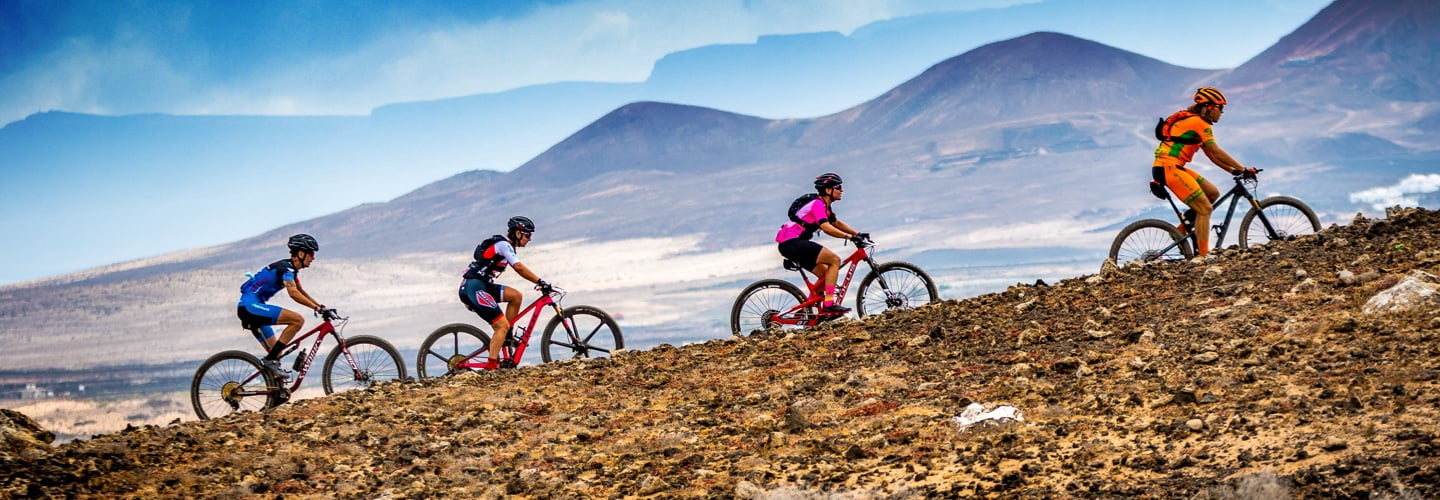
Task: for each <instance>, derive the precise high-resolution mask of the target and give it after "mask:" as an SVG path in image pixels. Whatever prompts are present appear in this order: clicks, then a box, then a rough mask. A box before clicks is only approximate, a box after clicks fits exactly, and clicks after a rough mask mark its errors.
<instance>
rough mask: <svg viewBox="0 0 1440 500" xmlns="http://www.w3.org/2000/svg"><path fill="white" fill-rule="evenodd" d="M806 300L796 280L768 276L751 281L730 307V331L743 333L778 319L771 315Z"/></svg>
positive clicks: (764, 326)
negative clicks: (767, 277) (792, 281)
mask: <svg viewBox="0 0 1440 500" xmlns="http://www.w3.org/2000/svg"><path fill="white" fill-rule="evenodd" d="M803 302H805V294H804V293H801V292H800V287H798V286H795V284H794V283H791V282H789V281H785V280H778V279H765V280H760V281H756V282H754V283H751V284H750V286H747V287H745V289H744V290H742V291H741V292H740V296H739V297H735V305H733V306H731V307H730V334H731V335H734V336H736V337H744V336H747V335H750V334H752V333H754V332H755V331H757V330H764V329H767V328H769V327H771V326H774V325H775V323H774V322H772V321H771V320H770V317H772V316H774V315H776V314H780V313H782V312H785V311H788V310H790V309H791V308H794V307H795V306H798V305H800V304H801V303H803Z"/></svg>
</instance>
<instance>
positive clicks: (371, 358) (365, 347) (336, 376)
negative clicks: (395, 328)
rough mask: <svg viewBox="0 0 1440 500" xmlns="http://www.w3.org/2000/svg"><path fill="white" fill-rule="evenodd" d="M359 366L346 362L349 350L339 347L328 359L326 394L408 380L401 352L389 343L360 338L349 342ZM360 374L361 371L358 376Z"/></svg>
mask: <svg viewBox="0 0 1440 500" xmlns="http://www.w3.org/2000/svg"><path fill="white" fill-rule="evenodd" d="M345 346H346V347H348V348H349V349H350V357H352V358H354V359H355V366H354V367H351V366H350V363H349V362H347V361H344V360H345V350H344V349H341V348H340V346H338V345H337V346H335V348H334V349H332V350H330V356H328V357H326V358H325V374H324V375H323V376H322V377H321V381H323V382H324V383H325V394H333V393H336V392H339V391H348V390H350V389H364V388H366V387H370V386H372V385H375V384H376V383H378V382H385V381H388V380H396V379H403V378H405V362H404V361H401V360H400V351H396V350H395V346H392V345H390V343H389V342H386V341H385V339H382V338H380V337H371V336H369V335H359V336H355V337H350V338H349V339H346V340H345ZM356 370H359V372H358V373H357V372H356Z"/></svg>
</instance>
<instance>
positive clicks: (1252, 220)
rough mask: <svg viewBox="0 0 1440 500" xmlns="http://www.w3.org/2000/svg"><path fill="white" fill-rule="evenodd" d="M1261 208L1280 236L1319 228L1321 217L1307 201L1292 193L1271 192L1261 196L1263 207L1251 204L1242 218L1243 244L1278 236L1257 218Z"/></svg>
mask: <svg viewBox="0 0 1440 500" xmlns="http://www.w3.org/2000/svg"><path fill="white" fill-rule="evenodd" d="M1262 211H1263V212H1265V220H1267V221H1269V222H1270V227H1272V228H1274V229H1275V232H1276V233H1278V234H1276V236H1278V237H1279V239H1282V240H1288V239H1291V238H1294V237H1296V236H1303V235H1307V234H1315V233H1316V232H1319V231H1320V218H1319V217H1316V216H1315V211H1314V210H1310V207H1309V206H1307V205H1305V202H1303V201H1300V200H1297V199H1295V198H1291V197H1289V196H1272V197H1270V198H1266V199H1263V200H1260V209H1259V210H1256V209H1254V208H1251V209H1250V211H1249V212H1247V213H1246V214H1245V218H1244V219H1242V220H1241V221H1240V248H1246V247H1249V246H1250V245H1264V244H1266V243H1269V242H1271V241H1273V240H1274V239H1275V238H1271V237H1270V232H1269V231H1266V230H1265V224H1264V223H1262V222H1260V221H1259V220H1257V219H1258V217H1256V215H1258V214H1260V212H1262Z"/></svg>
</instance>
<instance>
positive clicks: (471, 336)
mask: <svg viewBox="0 0 1440 500" xmlns="http://www.w3.org/2000/svg"><path fill="white" fill-rule="evenodd" d="M489 351H490V335H488V334H486V333H485V332H482V331H480V329H479V328H475V327H474V326H471V325H467V324H465V323H451V324H448V325H445V326H442V327H440V328H439V329H436V330H435V331H434V332H431V333H430V336H429V337H426V338H425V342H424V343H422V344H420V354H419V356H418V357H416V359H415V371H416V374H417V376H418V377H420V378H430V377H443V376H446V375H452V374H455V373H459V372H461V371H464V370H463V369H462V368H459V364H460V363H461V362H463V361H465V360H467V359H470V358H473V357H476V356H487V353H488V352H489Z"/></svg>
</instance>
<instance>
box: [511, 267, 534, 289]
mask: <svg viewBox="0 0 1440 500" xmlns="http://www.w3.org/2000/svg"><path fill="white" fill-rule="evenodd" d="M510 268H511V269H514V270H515V274H518V275H520V277H521V278H525V280H527V281H529V282H531V283H534V284H537V285H538V284H540V277H539V276H536V275H535V272H534V271H531V270H530V268H529V267H528V266H526V265H525V264H522V263H519V262H516V263H514V264H511V265H510Z"/></svg>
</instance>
